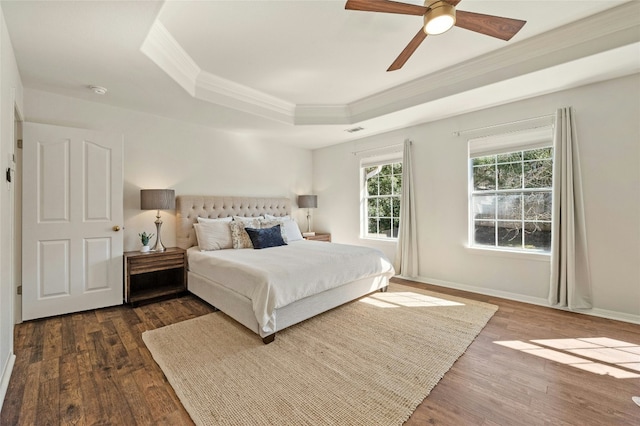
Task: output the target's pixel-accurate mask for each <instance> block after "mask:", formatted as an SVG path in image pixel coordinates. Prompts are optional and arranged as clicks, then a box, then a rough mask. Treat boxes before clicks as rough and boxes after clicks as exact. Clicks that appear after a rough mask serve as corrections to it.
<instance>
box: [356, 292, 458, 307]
mask: <svg viewBox="0 0 640 426" xmlns="http://www.w3.org/2000/svg"><path fill="white" fill-rule="evenodd" d="M360 301H361V302H363V303H367V304H369V305H373V306H376V307H379V308H398V307H400V306H405V307H410V308H415V307H435V306H464V303H460V302H454V301H452V300H446V299H441V298H439V297H433V296H427V295H424V294H419V293H413V292H411V291H401V292H386V293H375V294H372V295H370V296H368V297H365V298H363V299H360Z"/></svg>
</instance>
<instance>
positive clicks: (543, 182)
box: [524, 160, 553, 188]
mask: <svg viewBox="0 0 640 426" xmlns="http://www.w3.org/2000/svg"><path fill="white" fill-rule="evenodd" d="M552 167H553V166H552V163H551V160H540V161H529V162H526V163H524V187H525V188H551V183H552V176H553V173H552Z"/></svg>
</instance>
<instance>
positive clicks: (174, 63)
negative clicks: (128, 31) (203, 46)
mask: <svg viewBox="0 0 640 426" xmlns="http://www.w3.org/2000/svg"><path fill="white" fill-rule="evenodd" d="M140 51H142V53H144V54H145V55H147V57H148V58H149V59H151V60H152V61H153V62H154V63H155V64H156V65H157V66H158V67H160V69H162V70H163V71H164V72H166V73H167V74H168V75H169V77H171V78H172V79H173V80H175V82H176V83H178V84H179V85H180V86H182V88H183V89H184V90H186V91H187V93H189V94H190V95H191V96H194V95H195V92H196V90H195V89H196V78H197V77H198V75H199V74H200V67H199V66H198V64H197V63H196V62H195V61H194V60H193V59H192V58H191V56H189V54H188V53H187V52H185V50H184V49H183V48H182V46H181V45H180V44H179V43H178V42H177V40H176V39H175V38H173V36H172V35H171V33H170V32H169V31H168V30H167V29H166V28H165V26H164V25H162V23H161V22H160V21H158V20H157V19H156V20H155V22H154V23H153V25H151V29H150V30H149V33H148V34H147V37H146V38H145V40H144V42H143V43H142V46H141V47H140Z"/></svg>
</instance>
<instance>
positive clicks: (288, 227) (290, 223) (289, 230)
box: [283, 219, 302, 243]
mask: <svg viewBox="0 0 640 426" xmlns="http://www.w3.org/2000/svg"><path fill="white" fill-rule="evenodd" d="M283 223H284V226H283V228H284V234H285V235H286V237H287V239H286V241H287V242H288V243H290V242H291V241H299V240H301V239H302V234H301V233H300V228H298V224H297V223H296V221H295V220H293V219H292V220H285V221H284V222H283Z"/></svg>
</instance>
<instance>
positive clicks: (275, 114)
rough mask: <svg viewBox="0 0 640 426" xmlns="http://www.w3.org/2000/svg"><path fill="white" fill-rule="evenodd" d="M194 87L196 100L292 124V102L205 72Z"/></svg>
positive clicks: (293, 112) (293, 106)
mask: <svg viewBox="0 0 640 426" xmlns="http://www.w3.org/2000/svg"><path fill="white" fill-rule="evenodd" d="M195 86H196V94H195V97H196V98H199V99H202V100H207V101H210V102H214V103H220V104H221V105H224V106H227V107H230V108H235V109H239V110H241V111H244V112H249V113H253V114H256V115H262V116H264V117H267V118H273V119H276V120H279V121H284V122H287V123H291V124H293V120H294V117H295V110H296V105H295V104H294V103H292V102H288V101H285V100H282V99H280V98H277V97H275V96H271V95H269V94H266V93H264V92H261V91H259V90H255V89H252V88H250V87H247V86H244V85H242V84H239V83H236V82H234V81H231V80H227V79H225V78H222V77H219V76H217V75H214V74H211V73H208V72H205V71H202V72H200V74H199V75H198V78H197V79H196V83H195ZM216 101H217V102H216Z"/></svg>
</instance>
